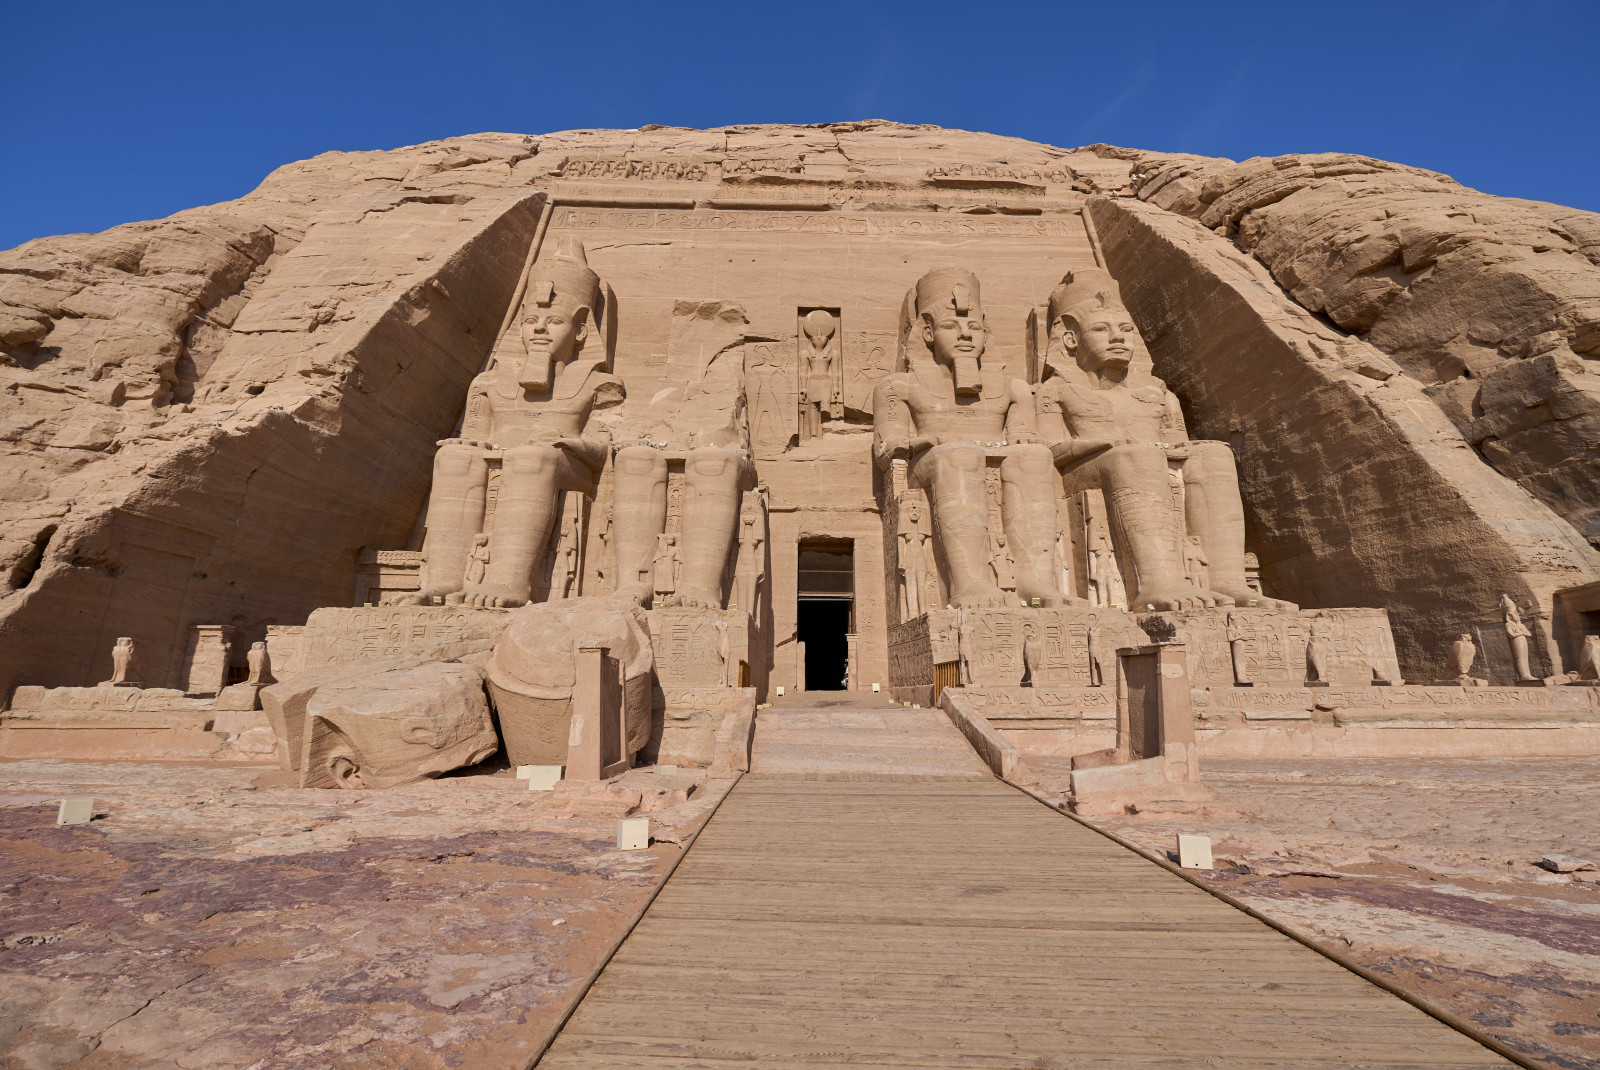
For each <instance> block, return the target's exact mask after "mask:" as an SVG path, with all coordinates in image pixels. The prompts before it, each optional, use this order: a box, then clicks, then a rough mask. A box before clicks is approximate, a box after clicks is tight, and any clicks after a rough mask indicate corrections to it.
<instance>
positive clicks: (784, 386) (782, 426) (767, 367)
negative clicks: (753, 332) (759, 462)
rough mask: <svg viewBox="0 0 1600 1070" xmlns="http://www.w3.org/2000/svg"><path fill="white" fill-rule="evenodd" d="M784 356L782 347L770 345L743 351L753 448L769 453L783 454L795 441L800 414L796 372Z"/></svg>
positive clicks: (753, 346) (754, 345) (767, 343)
mask: <svg viewBox="0 0 1600 1070" xmlns="http://www.w3.org/2000/svg"><path fill="white" fill-rule="evenodd" d="M781 352H782V347H781V346H779V345H778V344H776V343H771V342H756V343H751V344H746V345H745V347H744V360H745V373H744V374H745V378H744V381H745V395H746V402H745V406H746V410H747V412H748V419H749V423H750V445H751V447H752V448H753V449H755V450H759V451H762V452H766V453H771V452H781V451H782V450H784V449H786V448H787V447H788V446H789V444H790V443H791V442H792V441H793V440H794V437H795V424H796V417H797V415H798V411H799V410H798V405H799V401H798V398H799V394H798V390H797V387H796V385H795V384H796V380H795V372H794V369H793V368H792V367H790V365H789V362H788V361H787V360H785V359H783V357H782V356H781V355H780V354H781Z"/></svg>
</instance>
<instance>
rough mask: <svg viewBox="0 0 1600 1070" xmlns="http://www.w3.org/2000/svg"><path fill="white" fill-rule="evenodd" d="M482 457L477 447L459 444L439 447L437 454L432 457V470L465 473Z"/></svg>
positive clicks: (481, 451) (481, 452)
mask: <svg viewBox="0 0 1600 1070" xmlns="http://www.w3.org/2000/svg"><path fill="white" fill-rule="evenodd" d="M482 456H483V450H481V449H479V448H478V447H477V446H464V445H461V444H460V443H457V444H455V445H450V446H440V447H439V450H438V452H437V453H435V454H434V455H433V470H434V471H435V472H450V473H457V474H459V473H462V472H467V471H470V470H471V468H472V466H473V465H474V464H476V463H477V462H478V460H479V459H480V458H481V457H482Z"/></svg>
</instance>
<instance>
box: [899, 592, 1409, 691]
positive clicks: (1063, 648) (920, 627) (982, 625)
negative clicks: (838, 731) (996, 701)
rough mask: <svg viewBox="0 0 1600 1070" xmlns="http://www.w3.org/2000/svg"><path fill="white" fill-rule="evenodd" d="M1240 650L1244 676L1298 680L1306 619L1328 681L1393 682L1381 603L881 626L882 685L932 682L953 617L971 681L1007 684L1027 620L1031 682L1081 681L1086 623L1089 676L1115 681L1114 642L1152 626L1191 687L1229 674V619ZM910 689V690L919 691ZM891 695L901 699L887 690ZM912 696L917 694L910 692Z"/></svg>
mask: <svg viewBox="0 0 1600 1070" xmlns="http://www.w3.org/2000/svg"><path fill="white" fill-rule="evenodd" d="M1230 618H1231V619H1232V620H1233V622H1234V623H1233V625H1232V628H1233V632H1232V633H1231V634H1235V635H1247V636H1248V637H1249V638H1247V639H1244V640H1241V642H1243V644H1244V650H1245V672H1246V674H1247V675H1248V676H1249V677H1250V680H1251V682H1252V683H1253V684H1255V685H1257V686H1260V685H1271V686H1275V687H1292V686H1299V685H1301V684H1304V683H1305V681H1306V672H1307V670H1306V643H1307V641H1308V639H1309V638H1310V635H1311V629H1312V627H1313V625H1314V624H1316V625H1318V626H1320V627H1321V628H1323V629H1324V630H1325V631H1326V633H1327V639H1326V642H1327V648H1328V649H1327V655H1328V657H1327V660H1328V667H1329V677H1330V680H1329V681H1328V682H1330V683H1334V684H1338V685H1342V686H1354V685H1361V684H1368V683H1371V682H1372V680H1373V679H1374V674H1373V670H1374V668H1376V669H1377V670H1378V673H1379V675H1380V677H1381V678H1382V679H1385V680H1388V681H1390V682H1399V681H1400V679H1401V677H1400V667H1399V664H1398V663H1397V662H1396V659H1395V652H1394V638H1393V636H1392V635H1390V633H1389V617H1388V614H1387V613H1385V612H1384V611H1383V610H1381V609H1303V610H1299V611H1297V612H1288V613H1282V612H1277V611H1274V610H1268V609H1203V610H1195V611H1191V612H1183V613H1140V614H1136V615H1130V614H1127V613H1123V612H1122V611H1121V610H1118V609H1091V608H1078V607H1072V608H1066V609H1031V608H1029V609H1025V608H1022V607H1018V608H1016V609H968V610H957V609H935V610H930V611H928V612H927V613H924V614H923V615H922V616H920V617H914V618H912V619H911V620H908V621H906V622H904V623H903V624H898V625H895V626H894V627H893V628H892V629H890V633H889V684H890V687H891V688H895V689H900V688H921V687H927V686H931V685H932V684H933V682H934V670H933V667H934V666H935V665H944V664H949V663H951V662H955V661H957V660H958V659H959V657H960V638H959V637H960V633H961V628H962V627H967V628H969V629H970V630H971V633H972V634H971V646H972V651H971V659H970V661H971V673H972V684H973V686H976V687H1012V686H1016V685H1018V684H1020V683H1021V682H1022V680H1023V669H1024V666H1023V657H1022V644H1023V640H1024V639H1025V638H1026V636H1027V634H1028V632H1029V630H1030V629H1031V630H1032V631H1033V632H1034V633H1035V634H1037V635H1038V636H1039V637H1040V639H1041V646H1040V649H1041V656H1042V661H1041V664H1040V665H1039V666H1037V667H1036V672H1035V674H1034V677H1035V678H1034V679H1033V681H1032V683H1033V685H1034V686H1035V687H1036V688H1042V689H1044V690H1046V691H1054V690H1056V689H1059V688H1069V689H1070V688H1087V687H1089V685H1090V684H1091V682H1092V677H1091V675H1090V656H1089V630H1090V629H1091V628H1094V627H1098V628H1099V629H1100V632H1099V636H1098V648H1099V652H1100V653H1099V660H1100V679H1099V683H1098V686H1100V687H1104V688H1107V689H1112V690H1113V693H1114V689H1115V687H1116V673H1117V664H1116V655H1117V649H1118V648H1119V647H1126V646H1141V645H1143V644H1146V643H1148V642H1150V638H1151V636H1152V635H1157V634H1160V635H1163V636H1164V637H1165V638H1167V639H1168V640H1169V641H1172V642H1178V643H1182V644H1183V645H1184V648H1185V649H1186V651H1187V652H1188V656H1189V679H1190V680H1191V681H1193V682H1194V683H1195V685H1196V686H1198V687H1227V686H1230V685H1232V684H1234V683H1235V679H1234V666H1233V652H1232V650H1231V644H1230V640H1229V635H1230V631H1229V628H1230V626H1229V623H1228V622H1229V620H1230ZM919 693H920V692H919ZM896 698H897V700H899V701H904V699H901V698H900V696H899V695H898V692H897V693H896ZM917 701H920V700H917Z"/></svg>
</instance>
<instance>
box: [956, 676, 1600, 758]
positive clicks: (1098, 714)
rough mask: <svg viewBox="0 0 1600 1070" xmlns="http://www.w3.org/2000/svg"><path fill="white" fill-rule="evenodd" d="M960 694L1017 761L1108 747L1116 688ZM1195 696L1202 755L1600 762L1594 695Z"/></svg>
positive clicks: (1566, 691)
mask: <svg viewBox="0 0 1600 1070" xmlns="http://www.w3.org/2000/svg"><path fill="white" fill-rule="evenodd" d="M961 693H962V696H963V698H964V699H965V701H966V702H968V703H969V704H970V705H971V706H972V708H973V709H975V710H976V711H977V712H978V713H980V714H981V715H982V716H983V717H984V718H985V719H987V720H988V721H989V723H990V724H992V725H993V726H994V727H995V729H996V730H997V731H999V732H1000V734H1001V735H1002V736H1003V737H1004V738H1005V739H1007V740H1008V741H1010V742H1011V743H1012V744H1013V745H1015V746H1016V748H1017V749H1018V750H1019V751H1020V752H1021V753H1022V754H1023V755H1024V756H1028V755H1032V756H1036V757H1048V758H1070V757H1073V756H1076V755H1081V754H1089V753H1091V752H1093V751H1097V750H1103V749H1105V748H1107V747H1112V746H1115V745H1116V727H1117V720H1116V718H1117V710H1116V695H1115V691H1114V690H1112V689H1109V688H1027V687H973V688H964V689H962V692H961ZM1192 697H1193V701H1194V716H1195V734H1196V737H1197V739H1198V741H1199V745H1200V754H1201V756H1202V757H1206V758H1287V757H1300V758H1445V757H1458V758H1469V757H1570V756H1581V755H1600V687H1585V686H1568V687H1453V686H1440V687H1430V686H1412V685H1403V686H1397V687H1329V688H1304V687H1302V688H1255V687H1250V688H1242V687H1212V688H1205V687H1197V688H1194V689H1193V692H1192Z"/></svg>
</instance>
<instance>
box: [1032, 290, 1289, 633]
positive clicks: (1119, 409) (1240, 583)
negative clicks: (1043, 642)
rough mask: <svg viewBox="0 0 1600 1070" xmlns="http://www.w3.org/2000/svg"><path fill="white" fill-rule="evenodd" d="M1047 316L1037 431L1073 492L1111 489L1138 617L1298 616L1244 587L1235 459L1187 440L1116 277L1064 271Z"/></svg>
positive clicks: (1108, 495)
mask: <svg viewBox="0 0 1600 1070" xmlns="http://www.w3.org/2000/svg"><path fill="white" fill-rule="evenodd" d="M1049 317H1050V336H1051V337H1050V348H1049V353H1048V355H1047V358H1046V370H1045V375H1046V378H1045V380H1044V382H1042V383H1041V384H1040V385H1039V388H1038V430H1039V433H1040V435H1041V436H1042V437H1043V439H1044V441H1046V442H1048V443H1049V444H1050V448H1051V450H1052V452H1053V453H1054V455H1055V461H1056V464H1057V465H1058V466H1059V467H1060V468H1061V472H1062V476H1063V478H1064V480H1065V484H1066V488H1067V491H1068V492H1069V493H1075V492H1077V491H1081V490H1086V489H1098V490H1100V491H1103V492H1104V495H1105V501H1106V506H1107V509H1108V512H1109V514H1110V517H1111V523H1112V526H1113V528H1114V534H1115V537H1116V542H1117V544H1118V546H1119V548H1120V549H1122V550H1123V551H1124V553H1125V555H1126V558H1125V560H1124V562H1123V566H1124V571H1125V573H1126V575H1125V577H1124V582H1125V583H1126V584H1127V587H1128V589H1129V591H1130V594H1129V596H1128V601H1129V603H1130V608H1132V609H1134V610H1135V611H1137V610H1143V609H1146V608H1148V607H1154V608H1155V609H1157V610H1183V609H1203V608H1208V607H1212V606H1229V605H1234V604H1239V605H1246V604H1249V603H1250V602H1252V601H1253V602H1254V603H1255V604H1256V605H1258V606H1262V607H1265V608H1270V609H1282V610H1292V609H1294V608H1295V607H1294V606H1293V605H1292V604H1290V603H1288V602H1281V601H1277V600H1275V599H1271V598H1265V597H1263V596H1262V595H1261V594H1259V593H1258V592H1256V591H1254V590H1251V589H1250V587H1249V586H1248V585H1247V584H1246V583H1245V571H1244V556H1245V555H1244V507H1243V504H1242V503H1241V501H1240V498H1239V479H1238V475H1237V474H1236V472H1235V470H1234V463H1233V451H1232V450H1231V449H1229V448H1228V445H1227V444H1226V443H1223V442H1194V441H1190V439H1189V436H1188V433H1187V431H1186V430H1185V428H1184V422H1183V413H1182V411H1181V410H1180V409H1179V407H1178V399H1177V398H1176V397H1175V396H1174V395H1173V393H1172V391H1170V390H1168V389H1167V387H1166V384H1165V383H1163V382H1162V381H1161V380H1160V379H1157V378H1156V377H1155V375H1154V373H1153V370H1152V366H1151V361H1150V356H1149V354H1148V353H1147V352H1146V351H1145V349H1144V342H1143V339H1142V338H1140V336H1139V331H1138V328H1136V327H1135V326H1134V324H1133V318H1132V317H1131V316H1130V315H1129V314H1128V310H1127V309H1126V308H1124V307H1123V304H1122V295H1121V292H1120V291H1119V289H1118V287H1117V282H1116V280H1115V279H1113V278H1112V277H1111V275H1110V274H1109V273H1107V272H1106V271H1104V270H1101V269H1084V270H1080V271H1075V272H1072V273H1071V274H1068V275H1067V276H1066V277H1065V278H1064V279H1063V280H1062V281H1061V284H1060V285H1059V286H1057V287H1056V289H1055V291H1054V292H1053V293H1051V295H1050V305H1049ZM1174 464H1177V465H1178V466H1180V467H1181V470H1182V478H1183V495H1182V497H1183V510H1182V512H1181V513H1180V512H1178V511H1177V509H1176V508H1175V504H1174V496H1173V491H1172V488H1171V485H1170V482H1169V475H1168V473H1169V468H1170V467H1172V465H1174ZM1188 536H1193V537H1195V538H1197V539H1198V540H1199V543H1200V548H1201V549H1202V550H1203V560H1204V561H1205V562H1206V569H1205V572H1206V574H1207V580H1206V583H1207V586H1206V587H1200V586H1197V585H1196V584H1194V583H1192V582H1190V581H1189V580H1188V579H1187V578H1186V575H1185V567H1184V566H1185V550H1186V546H1187V545H1188V544H1187V537H1188ZM1190 556H1191V557H1194V558H1195V559H1197V560H1198V559H1200V555H1196V554H1192V553H1191V554H1190Z"/></svg>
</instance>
